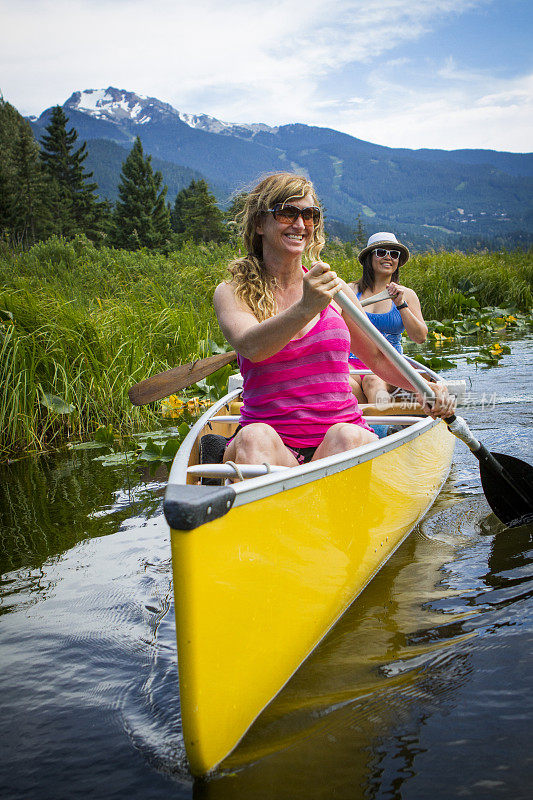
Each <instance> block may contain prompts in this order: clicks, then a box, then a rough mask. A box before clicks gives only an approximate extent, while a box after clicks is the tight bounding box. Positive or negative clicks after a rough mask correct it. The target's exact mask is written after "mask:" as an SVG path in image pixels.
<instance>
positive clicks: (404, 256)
mask: <svg viewBox="0 0 533 800" xmlns="http://www.w3.org/2000/svg"><path fill="white" fill-rule="evenodd" d="M391 245H394V246H393V247H391ZM376 247H385V248H386V249H387V250H399V251H400V261H399V264H398V266H400V267H401V266H402V264H405V263H406V262H407V261H408V260H409V256H410V253H409V250H408V249H407V247H406V246H405V245H404V244H402V243H401V242H399V241H398V239H397V238H396V236H395V235H394V234H393V233H387V231H380V232H379V233H373V234H372V236H370V237H369V239H368V242H367V244H366V247H363V249H362V250H361V252H360V253H359V255H358V256H357V258H358V259H359V261H360V263H361V264H362V263H363V258H364V257H365V256H366V254H367V253H369V252H370V251H371V250H375V249H376Z"/></svg>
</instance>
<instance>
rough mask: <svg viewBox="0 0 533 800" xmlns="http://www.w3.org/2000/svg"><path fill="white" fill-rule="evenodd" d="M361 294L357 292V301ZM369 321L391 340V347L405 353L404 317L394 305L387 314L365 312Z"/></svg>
mask: <svg viewBox="0 0 533 800" xmlns="http://www.w3.org/2000/svg"><path fill="white" fill-rule="evenodd" d="M361 294H362V293H361V292H357V299H360V297H361ZM365 313H366V314H367V316H368V319H369V320H370V322H371V323H372V325H374V326H375V327H376V328H377V329H378V331H379V332H380V333H382V334H383V336H384V337H385V338H386V339H388V340H389V342H390V343H391V345H392V346H393V347H394V348H395V349H396V350H397V351H398V352H399V353H403V349H402V333H403V331H404V329H405V326H404V324H403V320H402V315H401V314H400V312H399V311H398V309H397V308H396V306H395V305H394V303H393V304H392V308H391V310H390V311H387V313H386V314H369V313H368V311H367V312H365Z"/></svg>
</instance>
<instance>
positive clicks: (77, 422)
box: [0, 235, 533, 462]
mask: <svg viewBox="0 0 533 800" xmlns="http://www.w3.org/2000/svg"><path fill="white" fill-rule="evenodd" d="M356 253H357V248H356V247H355V246H353V245H351V244H342V243H340V242H337V243H336V242H333V243H329V244H328V245H327V247H326V249H325V250H324V252H323V255H322V257H323V259H324V260H325V261H328V262H329V263H330V264H331V265H332V267H333V268H334V269H336V270H337V271H338V272H339V274H340V275H342V277H343V278H344V279H345V280H347V281H351V280H354V279H357V278H358V277H359V264H358V262H357V259H356ZM235 255H236V248H235V247H234V246H233V245H232V244H231V243H220V244H215V243H203V244H194V243H192V242H185V243H184V244H183V245H182V246H181V247H180V248H179V249H177V250H175V251H172V252H170V253H169V254H168V255H165V254H162V253H158V252H155V251H153V250H152V251H151V250H148V249H140V250H136V251H134V252H132V251H128V250H119V249H113V248H109V247H102V246H99V247H96V246H95V245H94V244H93V243H92V242H91V241H89V239H87V238H86V237H85V236H83V235H79V236H77V237H76V238H74V239H71V240H66V239H62V238H60V237H52V238H50V239H48V240H46V241H42V242H39V243H37V244H35V245H34V246H33V247H31V248H30V249H27V250H25V249H22V248H21V249H20V250H18V249H16V248H15V249H13V248H10V247H8V246H7V245H3V246H2V245H0V279H1V283H2V288H1V290H0V331H1V335H0V351H1V355H0V379H1V383H0V387H1V388H0V461H3V462H5V461H8V460H9V459H12V458H14V457H20V456H23V455H24V454H35V453H40V452H44V451H47V450H50V449H54V448H60V447H63V446H66V445H67V444H68V443H71V442H76V441H80V440H87V439H90V438H91V437H93V436H94V434H95V431H96V430H97V429H99V428H102V427H108V428H110V429H113V430H114V431H117V432H119V433H121V434H124V435H131V434H133V433H139V432H142V431H147V430H150V429H152V430H153V429H154V428H157V427H161V420H162V414H161V405H160V404H153V405H152V406H149V407H142V408H135V407H134V406H132V405H131V403H130V401H129V399H128V396H127V390H128V389H129V387H130V386H131V385H132V384H133V383H136V382H138V381H141V380H143V379H145V378H148V377H150V376H151V375H154V374H156V373H158V372H163V371H165V370H167V369H170V368H171V367H173V366H176V365H177V364H179V363H186V362H188V361H191V360H193V359H195V358H203V357H205V356H207V355H209V354H210V352H209V347H208V345H207V344H206V343H207V342H209V341H211V342H214V343H216V344H217V345H219V346H222V347H224V346H225V342H224V340H223V337H222V335H221V333H220V331H219V329H218V325H217V322H216V318H215V316H214V312H213V307H212V296H213V291H214V289H215V286H216V285H217V283H219V282H220V281H221V280H223V279H224V278H225V277H227V265H228V263H229V262H230V260H231V259H232V258H233V257H234V256H235ZM401 281H402V282H404V283H406V284H407V285H408V286H411V287H412V288H413V289H414V290H415V291H416V292H417V294H418V296H419V297H420V301H421V304H422V308H423V311H424V316H425V318H426V319H427V320H434V321H441V322H442V321H445V320H453V319H455V318H457V316H458V315H461V314H462V313H463V312H464V311H466V310H469V309H470V310H471V309H472V308H478V307H481V308H482V309H487V308H489V307H491V308H495V309H497V310H498V309H499V310H502V309H504V310H506V311H507V312H508V313H509V314H512V313H514V312H516V313H521V314H522V315H524V314H528V313H530V311H531V308H532V306H533V249H530V250H528V251H522V250H515V251H499V252H480V253H473V254H468V255H466V254H464V253H461V252H428V253H421V254H418V255H414V256H413V258H412V259H411V260H410V261H409V263H408V264H407V265H406V266H405V267H404V268H403V269H402V274H401ZM228 349H229V348H228ZM415 357H416V356H415Z"/></svg>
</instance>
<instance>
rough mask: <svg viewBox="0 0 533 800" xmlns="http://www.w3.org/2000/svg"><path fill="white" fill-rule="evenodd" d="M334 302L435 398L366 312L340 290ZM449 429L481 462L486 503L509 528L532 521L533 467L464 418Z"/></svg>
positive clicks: (453, 421) (417, 386)
mask: <svg viewBox="0 0 533 800" xmlns="http://www.w3.org/2000/svg"><path fill="white" fill-rule="evenodd" d="M335 301H336V302H337V303H338V304H339V305H340V306H341V307H342V308H343V310H344V311H345V312H346V313H347V314H348V315H349V316H350V317H351V319H353V321H354V322H355V323H356V324H357V325H359V327H360V328H361V329H362V330H363V331H364V332H365V333H366V335H367V336H368V337H369V338H370V339H372V341H373V342H374V343H375V344H376V345H377V346H378V347H379V349H380V350H381V351H382V353H384V355H385V356H387V358H389V360H390V361H392V362H393V363H394V364H395V365H396V366H397V367H398V369H399V370H400V372H401V373H402V375H403V376H404V377H405V378H407V380H408V381H409V382H410V383H411V384H412V385H413V386H414V387H415V389H417V390H418V392H420V394H421V395H423V396H425V397H426V398H429V400H430V401H431V400H434V399H435V393H434V392H433V390H432V389H431V387H430V386H429V385H428V384H427V383H426V381H425V380H424V379H423V378H422V377H421V376H420V375H419V374H418V372H416V370H415V369H414V368H413V367H412V366H411V364H409V362H408V361H406V360H405V359H404V358H403V356H401V355H400V353H398V351H397V350H395V348H394V347H393V346H392V345H391V343H390V342H389V341H388V340H387V339H386V338H385V337H384V336H382V334H381V333H380V332H379V331H378V329H377V328H375V327H374V325H373V324H372V323H371V322H370V320H369V319H368V317H367V316H366V314H363V312H362V311H360V310H359V308H357V306H356V305H355V304H354V303H352V301H351V300H350V299H349V298H348V297H346V295H345V294H344V292H342V291H341V292H337V294H336V295H335ZM444 422H445V423H446V424H447V426H448V428H449V430H450V431H451V432H452V433H453V434H454V436H457V438H458V439H461V440H462V441H463V442H464V443H465V444H466V445H467V447H468V448H469V449H470V450H471V452H472V453H473V454H474V455H475V457H476V458H477V459H478V461H479V471H480V476H481V485H482V487H483V491H484V493H485V497H486V498H487V502H488V504H489V505H490V507H491V508H492V510H493V511H494V513H495V514H496V516H497V517H498V519H500V520H501V521H502V522H503V523H504V524H505V525H507V526H508V527H510V528H513V527H516V526H518V525H524V524H526V523H527V522H530V521H531V520H533V467H532V466H531V465H530V464H528V463H527V462H525V461H521V460H520V459H519V458H514V456H508V455H505V454H502V453H491V452H489V451H488V450H487V449H486V447H485V446H484V445H483V444H481V442H479V441H478V440H477V439H476V438H475V436H474V435H473V433H472V432H471V431H470V429H469V427H468V425H467V424H466V422H465V420H464V419H463V418H462V417H457V416H455V415H453V416H451V417H448V418H447V419H445V420H444Z"/></svg>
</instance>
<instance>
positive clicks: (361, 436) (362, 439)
mask: <svg viewBox="0 0 533 800" xmlns="http://www.w3.org/2000/svg"><path fill="white" fill-rule="evenodd" d="M328 433H331V436H332V438H333V437H334V438H335V440H336V443H337V445H338V446H339V448H340V450H351V449H353V448H354V447H360V446H361V445H363V444H368V443H369V442H373V441H375V439H376V438H377V437H376V434H375V433H374V432H373V431H369V430H368V429H367V428H364V427H363V426H362V425H354V424H352V423H349V422H345V423H343V422H341V423H338V424H337V425H333V427H332V428H330V429H329V431H328Z"/></svg>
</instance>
